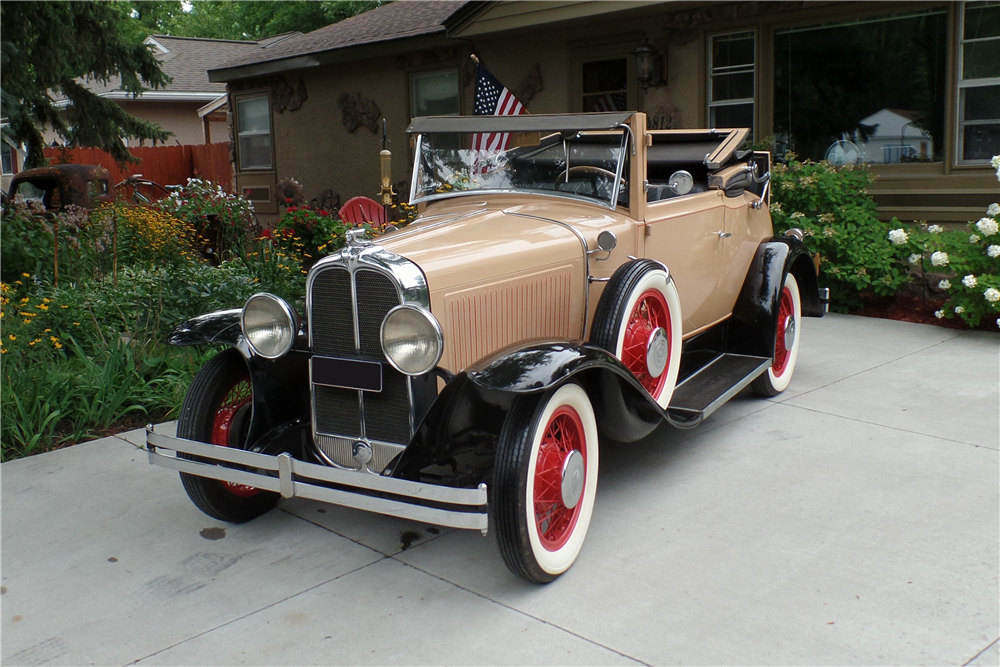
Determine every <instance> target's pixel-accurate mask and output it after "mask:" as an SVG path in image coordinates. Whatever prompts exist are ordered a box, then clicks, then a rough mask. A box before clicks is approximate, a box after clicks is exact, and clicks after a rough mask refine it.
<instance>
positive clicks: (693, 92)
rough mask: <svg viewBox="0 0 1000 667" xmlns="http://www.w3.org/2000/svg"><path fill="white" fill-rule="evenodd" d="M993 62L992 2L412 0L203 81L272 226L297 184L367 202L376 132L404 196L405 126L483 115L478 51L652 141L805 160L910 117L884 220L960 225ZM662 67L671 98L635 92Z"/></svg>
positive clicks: (512, 83)
mask: <svg viewBox="0 0 1000 667" xmlns="http://www.w3.org/2000/svg"><path fill="white" fill-rule="evenodd" d="M998 48H1000V3H997V2H942V1H936V2H913V1H901V2H780V3H772V2H766V3H765V2H733V3H715V2H712V3H709V2H679V1H673V2H671V1H666V2H632V1H623V2H603V1H594V2H574V1H550V2H470V3H463V2H420V1H411V2H395V3H390V4H387V5H384V6H382V7H379V8H377V9H374V10H372V11H370V12H367V13H365V14H361V15H359V16H356V17H354V18H351V19H347V20H345V21H341V22H340V23H336V24H333V25H330V26H327V27H325V28H321V29H320V30H316V31H314V32H311V33H308V34H305V35H297V36H292V37H289V38H287V39H285V40H283V41H282V42H280V43H278V44H275V45H273V46H271V47H269V48H266V49H258V50H254V51H249V52H247V53H244V54H241V55H239V56H238V57H237V58H234V59H233V60H231V61H229V62H227V63H225V64H224V65H221V66H219V67H216V68H214V69H212V70H211V71H210V72H209V79H210V80H211V81H213V82H218V83H223V82H224V83H225V84H226V85H227V90H228V94H229V104H230V108H231V109H232V110H233V111H234V112H235V113H233V114H231V115H232V122H233V124H234V127H233V137H234V140H235V141H234V147H233V148H234V162H235V170H236V180H237V184H238V187H239V188H240V189H241V190H243V191H245V192H247V193H248V194H249V195H250V196H251V197H252V198H253V199H254V200H255V205H256V206H257V210H258V211H259V212H261V213H272V214H273V213H277V211H278V205H277V200H278V196H277V193H276V192H275V189H276V184H277V182H278V181H279V180H281V179H284V178H288V177H291V178H295V179H297V180H298V181H299V182H301V183H302V185H303V187H304V189H305V194H306V197H307V198H312V197H319V196H321V193H323V191H325V190H327V189H330V190H333V191H335V192H338V193H339V194H341V196H342V198H345V199H346V198H347V197H350V196H354V195H367V196H370V197H373V196H375V194H376V192H377V190H378V184H379V162H378V152H379V150H380V149H381V140H382V137H381V118H382V117H385V118H386V120H387V125H388V133H389V134H388V138H389V140H390V144H389V149H390V150H391V151H392V152H393V156H394V163H393V169H394V180H396V181H400V180H405V179H408V178H409V170H410V160H411V158H412V149H411V146H410V144H409V141H408V138H407V136H406V135H405V134H404V131H405V129H406V127H407V125H408V124H409V122H410V119H411V118H412V117H414V116H417V115H431V114H433V115H440V114H449V113H455V114H469V113H472V110H473V99H472V98H473V87H474V74H473V73H474V64H473V62H472V60H471V58H470V55H471V54H476V55H477V56H478V57H479V59H480V60H481V62H482V63H483V64H484V65H485V66H486V67H487V68H488V69H489V70H490V71H491V72H492V73H493V74H494V75H495V76H496V77H497V78H498V79H499V80H500V81H501V82H503V84H504V85H506V86H508V87H509V88H511V89H512V90H513V91H514V92H515V93H516V94H517V95H518V97H519V99H521V101H522V102H523V103H524V104H525V105H526V107H527V109H528V111H529V112H531V113H558V112H568V111H593V110H603V109H608V108H620V107H622V106H624V107H625V108H626V109H636V110H641V111H645V112H646V113H647V114H648V115H649V118H650V123H651V124H654V125H655V126H656V127H662V128H691V127H704V126H710V127H711V126H715V127H733V126H746V127H750V128H751V130H752V133H753V137H754V138H755V140H756V141H762V140H764V139H765V138H768V139H770V138H772V137H773V138H774V140H775V141H776V144H777V145H778V146H779V148H780V149H782V150H785V149H789V150H794V151H795V152H796V153H797V154H798V155H799V156H800V157H806V158H812V159H822V158H823V157H824V156H825V154H826V151H827V150H829V149H830V147H831V145H832V144H834V143H835V142H836V141H837V140H839V139H840V138H841V137H843V136H845V135H847V136H857V134H856V131H857V130H858V127H859V124H863V123H866V122H868V121H871V120H872V118H873V117H877V116H878V115H879V113H882V112H880V111H879V110H888V113H890V114H896V115H899V116H901V117H903V118H906V119H907V120H906V122H910V123H913V122H915V121H912V120H909V118H907V117H906V115H905V114H907V113H912V114H913V118H920V119H922V125H921V126H920V128H919V131H911V130H916V126H915V125H910V126H909V127H908V128H907V127H902V126H901V127H900V133H903V134H904V136H903V140H904V144H905V143H906V142H907V141H911V142H914V141H915V142H916V143H915V144H913V151H914V153H913V154H915V155H917V156H919V155H923V156H924V157H923V158H920V159H918V160H916V161H905V160H904V161H902V162H901V161H900V160H899V159H898V158H899V155H900V154H901V153H904V154H906V155H910V152H909V150H905V151H896V152H895V155H893V151H892V150H891V149H890V150H889V157H890V158H893V157H895V158H896V159H894V160H889V161H888V163H883V162H886V161H885V160H881V159H879V160H874V159H873V160H872V161H873V162H875V163H876V164H873V170H874V171H875V172H876V173H877V175H878V177H879V179H878V181H877V183H876V185H875V186H874V187H872V188H871V192H872V194H874V195H875V197H876V200H877V201H878V202H879V205H880V210H881V213H882V215H883V216H885V217H890V216H893V215H896V216H898V217H900V218H902V219H904V220H905V219H909V220H912V219H914V218H919V219H921V220H934V221H964V220H968V219H974V218H975V217H976V216H979V215H981V214H982V211H983V209H985V207H986V206H987V205H989V204H990V203H992V202H993V201H995V200H996V198H997V182H996V178H995V176H994V172H993V170H992V169H991V168H989V160H990V157H991V156H992V155H996V154H1000V60H997V59H996V58H995V54H996V51H997V49H998ZM643 54H646V55H643ZM651 63H653V64H658V65H657V69H658V70H660V72H661V73H662V79H663V80H662V81H657V80H656V79H657V77H656V76H655V75H654V76H652V77H649V76H645V77H644V78H645V80H644V81H640V79H639V76H640V74H644V73H645V72H648V71H649V68H648V66H649V65H650V64H651ZM901 109H902V110H910V111H906V112H900V111H899V110H901ZM880 122H883V121H880ZM884 124H885V125H886V129H885V130H883V131H884V132H887V133H888V134H889V135H890V136H891V137H894V138H895V139H896V140H897V141H898V139H899V137H900V134H893V132H894V131H895V130H891V129H889V127H888V126H889V124H890V123H889V122H888V120H885V121H884ZM904 125H905V123H904ZM918 136H922V137H924V139H923V140H925V141H926V146H925V147H921V143H920V142H921V141H923V140H921V139H918V138H917V137H918ZM890 143H891V141H890ZM882 150H883V151H885V148H883V149H882Z"/></svg>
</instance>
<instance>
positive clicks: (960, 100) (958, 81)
mask: <svg viewBox="0 0 1000 667" xmlns="http://www.w3.org/2000/svg"><path fill="white" fill-rule="evenodd" d="M968 5H969V2H967V1H966V0H963V2H960V3H958V11H957V12H956V22H957V23H958V26H957V27H958V34H957V38H956V40H955V48H956V51H957V53H956V55H955V65H956V70H955V124H954V134H955V149H954V150H955V160H954V163H955V166H957V167H980V166H984V165H989V164H990V158H988V157H987V158H981V159H976V160H968V159H965V158H964V157H963V152H962V144H963V139H964V137H965V128H966V127H968V126H969V125H993V124H997V123H1000V116H998V117H997V118H993V119H988V120H978V121H964V120H962V116H963V115H964V111H965V95H964V94H963V93H964V91H966V90H968V89H970V88H986V87H989V86H1000V76H996V77H988V78H981V79H965V78H964V76H963V70H964V66H965V63H964V58H965V48H964V46H965V44H966V43H971V42H980V41H990V40H997V41H1000V36H996V37H980V38H977V39H971V40H966V39H965V10H966V8H967V7H968Z"/></svg>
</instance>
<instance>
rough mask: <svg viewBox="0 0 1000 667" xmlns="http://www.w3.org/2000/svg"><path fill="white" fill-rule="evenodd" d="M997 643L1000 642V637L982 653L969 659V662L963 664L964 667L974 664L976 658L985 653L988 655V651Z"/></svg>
mask: <svg viewBox="0 0 1000 667" xmlns="http://www.w3.org/2000/svg"><path fill="white" fill-rule="evenodd" d="M997 642H1000V637H997V638H996V639H994V640H993V641H991V642H990V643H989V644H988V645H987V646H986V648H984V649H983V650H982V651H980V652H979V653H977V654H975V655H974V656H972V657H971V658H969V659H968V660H966V661H965V662H963V663H962V667H966V665H968V664H970V663H972V662H973V661H974V660H975V659H976V658H978V657H979V656H981V655H982V654H983V653H986V652H987V651H989V650H990V649H991V648H992V647H993V646H995V645H996V643H997Z"/></svg>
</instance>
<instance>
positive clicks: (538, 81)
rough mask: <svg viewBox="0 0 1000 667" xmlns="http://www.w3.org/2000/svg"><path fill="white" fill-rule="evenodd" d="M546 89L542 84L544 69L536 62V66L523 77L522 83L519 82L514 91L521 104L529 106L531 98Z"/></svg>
mask: <svg viewBox="0 0 1000 667" xmlns="http://www.w3.org/2000/svg"><path fill="white" fill-rule="evenodd" d="M544 89H545V87H544V86H543V85H542V70H541V69H539V67H538V65H537V64H536V65H535V67H534V68H533V69H532V70H531V71H530V72H528V73H527V74H526V75H525V77H524V78H523V79H521V83H519V84H517V87H516V88H515V89H514V90H513V91H512V92H513V93H514V97H516V98H517V100H518V101H519V102H520V103H521V104H523V105H525V106H527V105H528V102H530V101H531V98H533V97H534V96H535V95H536V94H537V93H539V92H540V91H542V90H544Z"/></svg>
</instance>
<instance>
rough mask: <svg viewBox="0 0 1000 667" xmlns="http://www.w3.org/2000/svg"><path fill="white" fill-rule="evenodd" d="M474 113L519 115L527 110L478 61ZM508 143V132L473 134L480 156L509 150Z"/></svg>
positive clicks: (475, 146)
mask: <svg viewBox="0 0 1000 667" xmlns="http://www.w3.org/2000/svg"><path fill="white" fill-rule="evenodd" d="M473 113H475V114H476V115H477V116H519V115H521V114H523V113H527V111H525V109H524V105H522V104H521V103H520V102H518V101H517V98H516V97H514V94H513V93H512V92H510V91H509V90H507V87H506V86H504V85H503V84H502V83H500V82H499V81H498V80H497V78H496V77H495V76H493V75H492V74H490V73H489V71H488V70H487V69H486V68H485V67H483V65H482V63H478V64H476V102H475V106H474V107H473ZM508 143H510V134H509V133H507V132H483V133H479V134H473V135H472V148H473V150H475V151H479V153H478V154H479V155H480V156H485V155H489V154H491V153H496V152H499V151H504V150H507V145H508Z"/></svg>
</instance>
